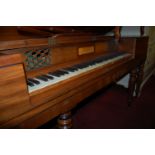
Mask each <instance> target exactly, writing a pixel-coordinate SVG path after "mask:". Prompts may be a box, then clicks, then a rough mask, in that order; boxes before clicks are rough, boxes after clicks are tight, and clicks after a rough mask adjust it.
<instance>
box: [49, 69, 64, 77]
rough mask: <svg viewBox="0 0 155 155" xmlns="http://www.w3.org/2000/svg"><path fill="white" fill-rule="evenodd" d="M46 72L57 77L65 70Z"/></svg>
mask: <svg viewBox="0 0 155 155" xmlns="http://www.w3.org/2000/svg"><path fill="white" fill-rule="evenodd" d="M48 74H50V75H52V76H57V77H60V76H62V75H64V74H66V72H65V71H62V70H57V71H54V72H49V73H48Z"/></svg>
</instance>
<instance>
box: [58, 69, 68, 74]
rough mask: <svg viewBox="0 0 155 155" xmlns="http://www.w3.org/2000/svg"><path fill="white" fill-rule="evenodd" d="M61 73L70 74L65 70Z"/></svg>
mask: <svg viewBox="0 0 155 155" xmlns="http://www.w3.org/2000/svg"><path fill="white" fill-rule="evenodd" d="M60 71H62V72H63V73H64V74H68V72H67V71H65V70H60Z"/></svg>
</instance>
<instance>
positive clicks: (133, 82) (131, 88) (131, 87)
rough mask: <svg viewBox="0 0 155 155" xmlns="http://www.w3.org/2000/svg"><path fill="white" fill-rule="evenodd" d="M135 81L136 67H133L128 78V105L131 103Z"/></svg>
mask: <svg viewBox="0 0 155 155" xmlns="http://www.w3.org/2000/svg"><path fill="white" fill-rule="evenodd" d="M136 81H137V69H133V70H132V71H131V73H130V79H129V89H128V91H129V96H128V106H130V105H131V102H132V101H133V96H134V91H135V85H136Z"/></svg>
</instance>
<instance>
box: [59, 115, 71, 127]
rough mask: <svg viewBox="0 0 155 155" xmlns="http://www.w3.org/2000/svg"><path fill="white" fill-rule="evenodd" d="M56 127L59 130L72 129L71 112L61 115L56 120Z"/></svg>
mask: <svg viewBox="0 0 155 155" xmlns="http://www.w3.org/2000/svg"><path fill="white" fill-rule="evenodd" d="M57 126H58V128H59V129H71V128H72V118H71V112H66V113H64V114H61V115H60V116H59V118H58V121H57Z"/></svg>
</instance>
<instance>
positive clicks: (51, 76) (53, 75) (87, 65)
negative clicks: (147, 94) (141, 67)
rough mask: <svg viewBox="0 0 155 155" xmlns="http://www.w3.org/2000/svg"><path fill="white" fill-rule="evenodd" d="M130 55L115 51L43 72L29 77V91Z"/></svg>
mask: <svg viewBox="0 0 155 155" xmlns="http://www.w3.org/2000/svg"><path fill="white" fill-rule="evenodd" d="M128 56H131V54H129V53H125V52H113V53H110V54H106V55H104V56H100V57H97V58H95V59H93V60H91V61H86V62H84V63H80V64H75V65H73V66H70V67H66V68H61V69H59V70H56V71H54V72H48V73H47V74H42V75H39V76H36V77H34V78H28V79H27V84H28V91H29V93H31V92H34V91H37V90H39V89H42V88H45V87H47V86H51V85H54V84H56V83H59V82H61V81H64V80H66V79H69V78H71V77H74V76H77V75H80V74H82V73H86V72H88V71H90V70H93V69H96V68H99V67H102V66H104V65H106V64H109V63H115V62H116V61H118V60H121V59H122V58H125V57H128Z"/></svg>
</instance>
